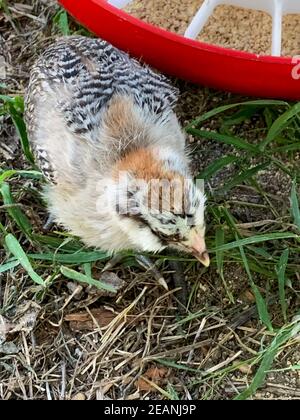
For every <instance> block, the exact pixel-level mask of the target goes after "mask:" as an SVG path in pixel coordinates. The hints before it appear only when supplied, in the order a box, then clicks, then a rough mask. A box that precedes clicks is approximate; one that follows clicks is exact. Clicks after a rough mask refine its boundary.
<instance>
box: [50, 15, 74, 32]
mask: <svg viewBox="0 0 300 420" xmlns="http://www.w3.org/2000/svg"><path fill="white" fill-rule="evenodd" d="M53 22H54V24H55V25H56V26H57V27H58V29H59V30H60V32H61V33H62V34H63V35H64V36H68V35H70V27H69V19H68V14H67V12H65V11H64V10H60V11H59V12H58V13H57V14H56V15H55V16H54V18H53Z"/></svg>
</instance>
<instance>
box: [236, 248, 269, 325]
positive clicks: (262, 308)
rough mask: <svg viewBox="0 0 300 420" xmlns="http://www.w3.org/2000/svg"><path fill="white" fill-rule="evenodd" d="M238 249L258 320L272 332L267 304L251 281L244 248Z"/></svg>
mask: <svg viewBox="0 0 300 420" xmlns="http://www.w3.org/2000/svg"><path fill="white" fill-rule="evenodd" d="M239 248H240V253H241V256H242V260H243V264H244V267H245V270H246V272H247V275H248V277H249V280H250V284H251V288H252V291H253V293H254V296H255V301H256V306H257V311H258V315H259V319H260V320H261V322H262V323H263V324H265V325H266V327H267V328H268V330H270V331H273V327H272V323H271V317H270V315H269V311H268V307H267V304H266V302H265V300H264V298H263V297H262V295H261V293H260V291H259V289H258V287H257V286H256V284H255V283H254V281H253V278H252V274H251V271H250V268H249V264H248V260H247V257H246V255H245V251H244V248H243V247H242V246H240V247H239Z"/></svg>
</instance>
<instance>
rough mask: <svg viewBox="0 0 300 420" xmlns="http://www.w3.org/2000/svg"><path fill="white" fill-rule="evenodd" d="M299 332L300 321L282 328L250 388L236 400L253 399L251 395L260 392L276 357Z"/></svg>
mask: <svg viewBox="0 0 300 420" xmlns="http://www.w3.org/2000/svg"><path fill="white" fill-rule="evenodd" d="M299 332H300V322H299V319H298V320H297V321H295V323H293V324H290V325H288V326H285V327H283V328H281V330H279V332H278V333H277V334H276V336H275V338H274V339H273V341H272V343H271V345H270V346H269V347H268V348H267V349H266V350H265V352H264V356H263V358H262V361H261V364H260V366H259V368H258V370H257V372H256V374H255V376H254V378H253V381H252V382H251V384H250V386H249V387H248V388H247V389H245V391H243V392H241V393H240V394H239V395H237V396H236V397H235V398H234V399H235V400H245V399H247V398H249V397H251V395H253V394H254V393H255V392H256V391H257V390H258V388H259V387H260V386H261V385H263V383H264V380H265V378H266V375H267V373H268V371H270V369H271V366H272V364H273V360H274V358H275V357H276V355H277V353H278V351H279V349H280V347H281V346H283V345H284V344H285V343H286V342H287V341H289V340H291V339H293V338H294V337H295V336H297V335H298V334H299Z"/></svg>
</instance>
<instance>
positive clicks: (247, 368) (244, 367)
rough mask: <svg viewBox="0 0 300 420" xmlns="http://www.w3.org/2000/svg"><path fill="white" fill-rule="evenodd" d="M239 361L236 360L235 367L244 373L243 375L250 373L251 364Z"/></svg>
mask: <svg viewBox="0 0 300 420" xmlns="http://www.w3.org/2000/svg"><path fill="white" fill-rule="evenodd" d="M240 363H241V362H240V361H238V360H236V361H235V363H234V365H236V367H237V369H238V370H239V371H240V372H241V373H244V374H245V375H250V374H251V373H252V366H250V365H248V364H247V363H243V364H242V365H241V364H240Z"/></svg>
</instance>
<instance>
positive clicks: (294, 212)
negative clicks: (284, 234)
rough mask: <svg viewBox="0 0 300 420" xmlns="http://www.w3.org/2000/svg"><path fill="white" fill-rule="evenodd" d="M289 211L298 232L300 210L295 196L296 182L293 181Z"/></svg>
mask: <svg viewBox="0 0 300 420" xmlns="http://www.w3.org/2000/svg"><path fill="white" fill-rule="evenodd" d="M291 210H292V216H293V219H294V223H295V225H296V226H297V227H298V229H299V231H300V208H299V200H298V194H297V185H296V181H294V182H293V185H292V191H291Z"/></svg>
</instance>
